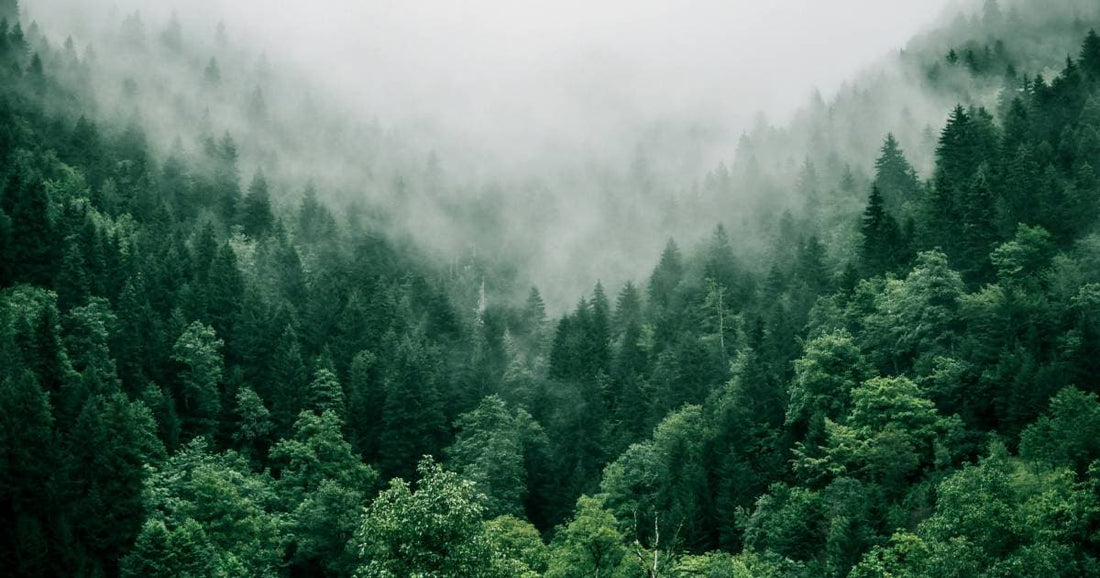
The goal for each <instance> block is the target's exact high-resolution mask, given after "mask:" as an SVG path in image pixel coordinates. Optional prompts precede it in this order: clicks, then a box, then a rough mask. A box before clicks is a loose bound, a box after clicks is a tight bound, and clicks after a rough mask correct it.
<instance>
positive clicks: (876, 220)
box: [859, 186, 904, 277]
mask: <svg viewBox="0 0 1100 578" xmlns="http://www.w3.org/2000/svg"><path fill="white" fill-rule="evenodd" d="M860 234H861V235H862V237H863V238H862V240H861V241H860V246H859V256H860V263H861V269H862V271H863V274H864V276H867V277H871V276H874V275H881V274H883V273H888V272H890V271H893V270H894V269H895V268H897V266H898V265H899V264H900V263H901V260H902V258H903V254H904V247H903V244H902V236H901V230H900V229H899V228H898V224H897V221H895V220H894V218H893V217H892V216H890V214H889V213H887V212H886V206H885V203H884V202H883V199H882V195H881V194H879V190H878V187H875V186H873V187H871V196H870V197H869V198H868V201H867V208H866V209H864V211H863V218H862V222H861V225H860Z"/></svg>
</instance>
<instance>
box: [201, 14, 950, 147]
mask: <svg viewBox="0 0 1100 578" xmlns="http://www.w3.org/2000/svg"><path fill="white" fill-rule="evenodd" d="M206 1H207V2H208V3H210V4H211V5H212V7H211V9H210V10H211V11H212V12H213V13H217V14H223V15H224V18H225V20H226V23H227V25H228V26H229V27H230V29H231V30H232V31H233V32H234V33H235V34H243V35H247V36H248V37H249V39H250V40H251V41H252V43H254V44H257V45H262V46H265V47H266V48H267V50H268V52H269V54H271V55H273V56H277V57H278V58H280V59H284V58H285V59H288V60H290V61H293V62H295V63H296V64H297V65H299V66H300V67H302V68H304V69H309V70H313V71H315V72H316V73H317V74H318V80H319V81H320V82H322V83H323V84H322V85H323V86H326V87H329V88H331V89H332V90H333V91H335V92H337V93H338V94H340V95H341V96H343V97H345V98H348V99H350V100H351V101H353V102H355V103H356V104H357V106H358V107H359V108H360V109H361V110H363V111H364V112H369V113H370V114H374V115H376V116H377V117H378V118H380V119H383V120H384V121H385V122H389V123H400V122H412V123H426V124H429V125H434V126H437V127H438V128H440V129H442V130H444V131H447V132H450V131H458V132H460V133H461V134H462V135H463V136H465V137H467V138H470V139H472V141H471V142H472V143H473V144H474V146H476V145H477V143H482V144H484V145H488V146H489V147H490V149H491V152H493V153H496V154H498V155H505V159H504V160H506V161H516V160H523V159H525V158H527V156H526V155H530V154H537V153H538V149H539V148H540V147H541V146H543V145H550V146H552V147H571V146H579V147H583V148H589V147H593V148H598V147H599V146H600V143H598V142H593V140H597V139H606V138H614V137H615V136H617V133H618V132H621V131H629V130H630V128H631V127H634V126H637V121H638V120H639V119H644V120H659V119H665V118H676V119H680V120H684V121H704V120H705V121H706V122H707V123H708V124H709V125H710V126H709V128H710V130H716V131H733V132H738V131H740V130H741V129H743V128H744V127H745V126H746V125H747V124H748V123H749V122H750V121H751V119H752V117H753V116H754V115H755V114H756V113H757V112H764V113H765V114H767V115H768V116H769V117H770V118H771V119H773V120H777V121H782V120H783V119H784V118H785V117H786V116H787V115H789V114H790V113H791V112H792V111H793V110H794V109H795V107H796V106H797V105H799V104H801V103H803V102H805V100H806V98H807V96H808V94H809V92H810V91H811V90H812V88H814V87H817V88H820V89H821V90H822V91H823V93H825V95H826V98H827V97H828V95H829V94H830V93H831V92H833V91H834V90H835V89H836V88H837V87H838V86H839V85H840V83H842V82H843V81H844V80H845V79H848V78H850V77H852V76H853V74H854V73H855V72H857V71H858V70H859V69H861V68H863V67H865V66H867V65H868V64H870V63H872V62H873V61H876V60H880V59H881V58H882V57H883V56H884V55H885V54H886V53H887V52H888V51H891V50H894V49H898V48H900V47H902V46H903V45H904V43H905V42H906V41H907V40H908V39H909V38H910V37H912V36H913V34H914V33H916V32H917V31H918V30H919V29H921V28H922V27H925V26H927V25H928V24H929V23H930V22H931V21H932V20H933V19H934V18H935V17H936V16H937V15H939V14H941V13H942V12H943V9H944V7H945V5H947V4H948V1H947V0H891V1H889V2H883V1H881V0H835V1H830V2H823V1H821V0H769V1H766V2H762V1H759V0H753V1H745V0H735V1H729V0H726V1H722V0H628V1H627V0H612V1H600V2H592V1H590V0H589V1H585V0H555V1H552V2H551V1H518V2H517V1H514V0H467V1H462V2H447V1H434V2H424V1H415V0H414V1H407V0H383V1H366V2H363V1H357V0H318V1H315V2H309V3H302V2H297V3H289V2H276V3H271V2H257V1H253V0H206ZM258 14H262V15H263V16H262V17H257V15H258ZM731 144H733V143H731ZM603 146H607V143H603Z"/></svg>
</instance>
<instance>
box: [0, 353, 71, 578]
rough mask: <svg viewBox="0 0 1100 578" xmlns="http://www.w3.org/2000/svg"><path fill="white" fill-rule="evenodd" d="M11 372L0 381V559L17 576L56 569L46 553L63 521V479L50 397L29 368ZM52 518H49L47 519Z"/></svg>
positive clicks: (50, 547) (51, 571)
mask: <svg viewBox="0 0 1100 578" xmlns="http://www.w3.org/2000/svg"><path fill="white" fill-rule="evenodd" d="M13 369H14V370H13V371H10V373H9V374H8V375H7V376H6V377H4V378H3V379H2V380H0V504H3V505H2V506H0V512H3V516H4V518H5V519H7V520H8V523H6V524H3V527H2V528H0V559H3V560H7V561H8V564H9V570H10V571H11V572H13V573H15V574H19V575H27V576H29V575H46V574H50V573H54V572H57V571H58V568H57V567H56V564H57V562H59V560H57V557H56V556H54V557H53V558H54V561H52V562H51V559H50V558H51V556H49V554H48V552H49V551H50V550H52V549H54V548H59V547H64V545H62V544H56V543H51V542H54V541H55V540H56V539H57V538H58V537H59V536H51V534H54V533H55V532H56V531H57V530H58V529H59V527H53V526H55V525H56V526H60V525H61V524H62V523H64V522H63V519H61V512H60V511H58V504H57V502H58V501H59V499H61V498H62V496H60V495H59V492H58V491H59V489H60V488H59V485H60V482H61V481H62V476H61V473H62V469H63V468H62V464H61V463H60V458H61V454H60V452H59V451H58V450H59V447H58V445H57V435H56V434H55V432H54V423H53V415H52V411H51V408H50V400H49V395H48V394H47V393H46V392H45V391H43V390H42V388H41V387H40V386H39V385H38V380H36V379H35V376H34V374H33V373H32V372H30V371H20V370H18V369H15V368H13ZM51 517H52V518H54V519H52V520H51V519H50V518H51Z"/></svg>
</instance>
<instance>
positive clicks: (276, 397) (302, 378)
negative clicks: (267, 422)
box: [257, 325, 309, 434]
mask: <svg viewBox="0 0 1100 578" xmlns="http://www.w3.org/2000/svg"><path fill="white" fill-rule="evenodd" d="M308 379H309V375H308V373H307V371H306V365H305V362H304V361H303V359H302V349H301V345H300V344H299V342H298V332H297V331H295V330H294V327H293V326H291V325H287V326H286V328H284V329H283V335H282V337H281V338H280V339H279V344H278V346H277V347H276V348H275V357H274V359H273V360H272V367H271V380H272V383H271V384H270V385H269V386H268V387H270V390H259V391H257V393H260V395H261V396H262V397H266V398H267V399H270V400H271V406H272V410H271V415H272V417H273V418H274V419H275V424H276V426H277V431H278V432H279V433H280V434H285V433H286V432H289V431H290V427H291V425H293V423H294V420H295V418H297V416H298V412H300V411H302V410H303V409H304V408H305V404H306V385H307V383H308ZM269 391H270V393H269Z"/></svg>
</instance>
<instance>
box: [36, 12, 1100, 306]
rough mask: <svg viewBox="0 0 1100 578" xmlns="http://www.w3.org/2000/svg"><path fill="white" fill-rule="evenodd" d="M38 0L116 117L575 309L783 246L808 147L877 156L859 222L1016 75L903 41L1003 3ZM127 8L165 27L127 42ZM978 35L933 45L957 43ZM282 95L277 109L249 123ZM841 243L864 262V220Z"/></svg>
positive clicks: (854, 203) (286, 197) (292, 199)
mask: <svg viewBox="0 0 1100 578" xmlns="http://www.w3.org/2000/svg"><path fill="white" fill-rule="evenodd" d="M1016 3H1021V5H1032V4H1034V3H1028V2H1023V0H1021V1H1020V2H1016ZM23 4H24V9H25V10H26V11H27V12H28V15H29V16H30V17H31V18H34V19H37V20H39V21H40V22H41V23H42V24H43V26H44V28H46V31H45V33H46V34H47V35H51V34H54V35H57V36H54V41H55V42H56V43H58V44H60V43H61V41H62V40H63V39H64V34H66V33H69V32H71V33H72V34H73V35H74V37H75V38H76V41H77V44H78V45H80V46H87V45H92V46H94V47H95V50H96V51H97V53H99V52H101V51H102V52H111V53H110V54H106V55H104V56H103V57H101V58H99V59H98V60H97V61H96V62H98V66H99V68H100V69H101V70H100V71H99V73H100V74H98V76H99V77H101V78H105V79H107V80H104V81H101V82H102V84H101V86H98V87H96V93H97V94H98V95H99V98H100V101H101V108H102V116H105V117H110V116H111V115H114V116H115V118H117V119H120V120H126V119H127V118H129V117H133V116H134V115H137V116H139V117H140V120H141V122H144V123H145V125H146V126H147V130H148V132H149V133H150V139H151V142H152V143H153V144H154V145H159V147H160V148H161V149H162V151H163V150H167V149H168V148H169V145H170V143H171V142H173V140H174V139H175V138H176V137H182V139H183V143H184V147H185V148H186V149H187V150H188V152H189V153H190V154H191V155H192V157H196V156H199V154H198V151H199V150H200V149H201V137H202V135H220V134H222V133H223V132H229V133H231V134H232V135H233V137H234V138H235V139H236V140H237V142H238V144H239V145H240V150H241V174H242V178H243V179H244V180H245V184H247V179H248V178H249V176H250V175H251V173H252V172H253V171H255V170H258V169H262V170H263V171H264V172H265V174H267V175H268V176H269V177H271V180H272V181H273V186H274V193H275V194H276V197H279V198H281V199H282V200H283V201H284V202H285V203H286V205H287V206H291V205H292V204H294V203H296V202H297V199H298V198H300V195H301V191H302V189H303V187H304V184H305V183H306V182H307V181H312V182H314V183H316V184H317V185H318V189H319V193H320V194H322V196H324V197H325V198H326V199H328V200H330V201H331V202H333V203H336V204H337V206H340V207H343V206H346V204H347V203H349V202H352V203H354V202H360V201H364V202H367V203H369V204H371V205H372V206H376V207H381V208H382V209H383V210H384V212H385V213H386V214H387V218H386V219H385V223H386V227H387V231H388V233H389V234H392V235H399V236H403V235H411V236H412V238H414V239H415V240H416V242H417V243H418V244H419V245H421V246H423V247H425V248H427V249H428V250H430V251H434V252H435V253H436V254H437V255H439V256H440V257H441V258H442V259H446V260H450V261H452V262H454V263H457V262H458V261H460V260H463V261H464V262H467V263H469V262H470V259H471V256H473V257H472V258H473V260H474V261H477V262H478V263H477V266H478V267H482V268H493V267H497V268H503V269H511V270H513V271H514V275H513V276H512V277H513V278H512V279H510V280H508V281H507V282H504V281H500V283H499V286H495V287H494V286H492V282H490V287H489V290H490V293H492V294H497V295H500V296H502V297H511V296H515V295H522V294H523V293H525V291H526V287H527V286H528V285H529V284H538V285H539V286H540V287H541V288H543V292H544V294H545V295H546V297H547V300H548V302H549V304H551V305H552V306H553V307H554V308H555V309H558V310H560V309H561V308H563V307H567V306H569V304H570V303H573V302H575V301H576V299H577V297H578V296H579V295H581V294H582V293H584V292H586V291H587V290H589V289H590V288H591V286H592V285H593V284H594V283H595V282H596V281H597V280H602V281H604V283H605V285H609V286H610V287H611V288H612V289H613V288H614V287H615V286H616V285H617V284H619V283H622V282H623V281H625V280H627V279H640V278H644V277H645V276H646V275H647V273H648V271H649V270H650V269H651V268H652V266H653V264H654V262H655V259H656V257H657V255H658V253H659V252H660V248H661V247H662V246H663V245H664V243H665V241H666V240H667V239H668V238H669V237H676V238H677V239H678V240H680V241H681V244H682V245H685V246H687V247H690V246H692V244H693V243H695V242H696V241H697V240H699V239H701V238H704V237H705V236H706V235H707V234H708V232H709V231H710V230H712V229H713V227H714V226H715V225H716V224H718V223H724V224H725V225H727V227H728V228H730V229H731V236H732V237H733V239H734V241H735V242H736V243H737V246H738V251H739V253H741V254H742V256H743V257H744V258H745V259H747V260H750V261H751V260H753V259H754V258H755V259H756V260H757V261H760V262H763V261H764V260H765V259H763V258H761V257H766V255H765V254H764V252H765V251H767V250H768V246H769V243H770V242H771V241H770V239H769V238H768V235H769V234H770V233H769V231H770V230H771V228H772V227H773V226H774V223H775V222H776V219H777V218H778V216H779V215H780V214H781V213H782V212H783V211H794V212H795V213H796V216H798V215H800V214H802V215H805V214H806V208H805V207H802V206H801V203H804V202H805V197H804V196H801V197H800V196H798V195H796V194H795V189H796V188H797V187H798V186H799V183H800V179H799V173H800V166H802V165H804V164H806V163H811V164H814V165H816V167H817V168H816V172H814V174H815V175H816V176H817V177H818V178H819V179H820V182H819V183H817V184H815V185H814V187H815V188H818V189H820V190H822V191H826V192H827V191H828V190H829V189H832V188H836V187H837V183H838V182H840V181H841V177H842V176H843V175H847V174H849V173H851V174H852V175H854V177H855V179H854V180H851V179H849V180H848V181H847V182H849V183H855V185H857V186H855V188H853V190H850V191H843V193H844V194H843V195H841V196H840V197H836V198H834V199H832V200H831V201H829V207H830V209H829V210H830V211H832V212H833V213H834V214H833V215H832V216H831V218H834V219H838V220H841V221H845V222H847V221H846V220H852V223H853V224H854V223H855V222H856V221H855V217H857V216H858V212H859V210H861V206H862V203H863V202H864V200H865V196H866V191H865V190H864V188H863V184H865V183H866V182H867V174H868V171H869V170H870V169H871V165H872V163H873V161H874V156H875V153H876V150H877V147H878V146H879V144H880V143H881V140H882V138H883V136H884V135H885V134H886V133H887V132H894V133H895V134H896V135H898V137H899V140H900V141H901V143H902V146H903V147H904V148H905V149H906V152H907V153H908V154H909V155H910V158H911V159H912V160H913V161H914V164H915V165H916V166H917V167H918V169H926V168H927V167H928V166H929V165H930V158H931V151H932V148H933V146H934V134H935V132H937V131H938V129H939V127H940V126H941V125H942V121H943V119H944V118H945V117H946V114H947V112H948V111H949V110H950V107H951V106H953V105H954V103H955V102H964V103H978V104H985V105H990V106H993V105H995V104H996V98H997V94H998V91H999V90H1000V89H1001V88H1002V86H1001V85H996V86H982V85H981V84H980V83H979V82H978V81H976V80H973V79H970V78H963V77H962V76H960V77H959V79H957V81H956V82H955V83H954V84H953V85H951V83H950V82H947V81H941V84H943V85H951V86H953V88H952V91H950V92H948V93H943V91H941V93H939V94H936V93H933V92H931V91H929V90H928V89H927V87H926V86H925V84H926V83H925V80H924V79H925V75H926V72H927V71H925V70H924V69H922V68H921V67H922V66H924V65H925V63H923V62H920V63H914V62H908V63H907V62H906V61H905V58H904V53H903V51H902V49H903V48H907V47H908V48H907V49H911V48H912V42H913V38H917V39H918V40H920V39H921V36H920V33H921V31H923V30H926V29H928V28H929V27H931V26H932V25H933V24H936V25H938V26H939V27H940V28H942V29H945V30H950V29H951V27H949V26H947V24H948V23H949V22H951V21H952V19H954V20H959V18H960V16H959V14H960V13H961V14H963V15H964V16H965V17H964V18H962V20H961V21H959V22H956V23H955V25H954V28H956V29H959V30H960V32H958V34H956V35H955V36H958V37H959V38H965V34H964V33H963V32H962V30H963V29H965V28H966V26H967V24H966V18H971V19H973V18H978V17H980V7H981V2H980V1H978V0H973V1H967V2H956V3H952V2H949V1H948V0H932V1H929V0H921V1H917V0H906V1H891V2H881V1H872V0H837V1H834V2H820V1H816V0H779V1H772V2H745V1H735V2H730V1H726V2H722V1H718V0H693V1H681V2H674V1H672V0H649V1H634V2H626V1H618V0H617V1H613V2H599V3H593V2H580V1H579V0H559V1H556V2H552V3H551V2H508V1H503V0H471V1H468V2H461V3H458V2H399V1H385V2H358V1H351V0H319V1H315V2H311V3H292V4H291V3H278V4H272V3H269V2H259V1H253V0H193V1H191V2H187V3H173V2H166V1H163V0H155V1H154V0H119V1H118V2H117V3H115V4H113V5H109V6H103V5H95V6H93V5H90V4H89V3H86V2H74V1H73V0H37V1H33V0H27V1H26V2H24V3H23ZM1006 4H1010V3H1008V2H1006ZM1071 4H1072V5H1075V6H1077V5H1079V6H1084V7H1085V8H1084V9H1090V8H1088V6H1089V4H1088V2H1087V0H1086V1H1083V2H1076V3H1067V4H1066V6H1070V5H1071ZM1073 9H1074V10H1080V9H1082V8H1073ZM1092 9H1094V8H1092ZM1066 11H1067V12H1068V11H1069V8H1066ZM173 15H175V16H173ZM1065 16H1066V17H1070V16H1071V14H1067V15H1065ZM172 18H176V19H177V20H178V22H179V23H180V25H181V28H182V31H183V46H184V48H183V52H179V50H176V51H175V52H174V53H171V54H169V53H168V51H166V50H165V49H164V47H163V46H159V44H158V42H157V38H160V37H161V35H162V34H163V31H164V30H165V27H166V26H168V23H169V22H170V19H172ZM124 20H127V21H129V22H130V23H131V25H130V28H131V29H133V28H135V27H137V28H140V29H141V32H140V36H142V40H141V42H138V43H135V42H117V39H116V41H111V40H109V39H111V38H113V37H125V36H126V34H125V33H122V34H120V33H119V30H120V29H121V30H123V31H125V30H126V28H127V25H126V24H125V23H123V24H122V25H121V28H120V24H119V23H120V22H122V21H124ZM135 22H137V23H138V24H139V25H135V24H134V23H135ZM219 22H220V23H222V26H221V29H222V32H221V33H218V32H216V31H217V30H218V23H219ZM960 22H961V23H960ZM131 32H132V30H131ZM131 36H133V34H131ZM955 36H951V34H947V37H946V38H939V37H937V38H933V39H924V40H923V41H922V42H923V45H926V48H927V50H926V51H927V52H930V53H931V54H936V53H937V52H938V51H941V50H942V52H944V53H946V48H947V47H949V46H950V43H951V42H954V41H956V40H958V39H959V38H956V37H955ZM104 37H106V38H108V40H103V38H104ZM146 40H147V41H146ZM112 42H113V43H112ZM941 44H942V45H943V46H941ZM1063 49H1064V47H1061V46H1052V47H1051V49H1050V51H1049V52H1050V54H1051V57H1052V58H1051V63H1050V64H1052V65H1056V64H1058V62H1059V61H1060V59H1061V57H1062V56H1061V55H1060V53H1061V54H1064V52H1062V51H1063ZM212 56H216V58H217V59H218V63H219V66H220V67H221V70H222V76H223V79H224V80H223V81H222V82H221V84H220V85H219V86H218V87H217V88H216V89H211V87H209V86H207V87H204V86H203V81H202V73H203V67H204V66H205V65H206V64H207V61H208V59H209V58H211V57H212ZM1040 64H1044V63H1040ZM269 68H270V69H273V70H274V71H275V74H274V79H272V76H271V75H269V74H268V73H267V72H266V71H267V70H268V69H269ZM123 79H138V80H137V84H138V85H139V90H138V91H137V96H136V100H133V99H134V98H135V97H133V95H132V94H130V93H127V92H126V91H125V90H122V89H120V86H122V85H123V84H124V82H123ZM948 80H949V81H950V80H951V79H950V77H949V78H948ZM261 88H262V90H263V95H264V97H265V100H266V103H267V109H268V110H269V111H270V116H271V118H272V119H273V120H272V121H271V122H268V123H263V126H259V125H257V123H255V122H250V121H248V120H247V117H248V111H247V103H248V102H249V101H250V95H252V94H253V93H254V92H255V91H258V90H259V89H261ZM128 99H129V100H128ZM922 176H924V177H927V176H928V175H927V174H923V175H922ZM802 184H804V183H802ZM801 193H805V191H802V192H801ZM801 193H800V194H801ZM845 195H846V196H845ZM799 199H801V200H799ZM800 212H801V213H800ZM825 241H826V243H827V245H828V246H829V249H830V251H832V252H833V253H834V257H835V258H836V259H837V260H840V259H843V258H844V254H843V253H844V251H845V250H846V249H847V247H848V245H847V241H846V240H845V239H825Z"/></svg>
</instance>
